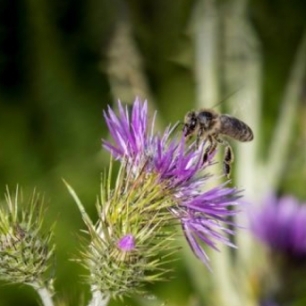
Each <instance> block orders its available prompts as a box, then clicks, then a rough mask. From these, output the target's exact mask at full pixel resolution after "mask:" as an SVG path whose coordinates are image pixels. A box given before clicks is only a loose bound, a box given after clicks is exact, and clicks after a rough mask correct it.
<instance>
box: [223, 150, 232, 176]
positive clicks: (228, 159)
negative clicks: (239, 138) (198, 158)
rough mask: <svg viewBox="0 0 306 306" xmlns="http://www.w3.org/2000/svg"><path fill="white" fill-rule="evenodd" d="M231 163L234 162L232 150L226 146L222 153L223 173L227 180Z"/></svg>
mask: <svg viewBox="0 0 306 306" xmlns="http://www.w3.org/2000/svg"><path fill="white" fill-rule="evenodd" d="M233 161H234V153H233V150H232V148H231V147H230V146H229V145H227V146H226V147H225V152H224V160H223V171H224V173H225V174H226V176H227V177H228V178H230V174H231V168H232V167H231V164H232V162H233Z"/></svg>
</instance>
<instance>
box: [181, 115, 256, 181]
mask: <svg viewBox="0 0 306 306" xmlns="http://www.w3.org/2000/svg"><path fill="white" fill-rule="evenodd" d="M183 132H184V135H185V137H189V136H192V135H196V136H197V139H196V144H197V146H198V145H199V143H200V141H201V140H207V141H208V142H209V145H208V147H207V148H206V151H205V153H204V156H203V162H206V161H207V160H208V157H209V155H210V154H211V153H213V152H214V151H215V149H216V148H217V145H218V144H223V145H225V146H226V147H225V155H224V160H223V169H224V172H225V174H226V175H227V176H228V177H229V175H230V171H231V163H232V162H233V160H234V154H233V151H232V148H231V146H230V145H229V144H228V142H227V141H225V140H224V139H222V138H221V137H222V136H228V137H230V138H233V139H235V140H238V141H241V142H247V141H251V140H253V138H254V136H253V132H252V130H251V128H250V127H249V126H248V125H247V124H246V123H244V122H243V121H241V120H239V119H237V118H235V117H233V116H230V115H226V114H219V113H217V112H216V111H214V110H212V109H202V110H199V111H191V112H188V113H187V114H186V116H185V120H184V131H183ZM220 136H221V137H220Z"/></svg>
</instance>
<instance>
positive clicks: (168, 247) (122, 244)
mask: <svg viewBox="0 0 306 306" xmlns="http://www.w3.org/2000/svg"><path fill="white" fill-rule="evenodd" d="M143 175H145V179H144V176H143ZM141 176H143V177H141ZM109 180H110V177H109V178H108V179H107V181H106V182H105V183H104V184H103V185H102V188H101V190H102V192H101V197H100V198H99V200H98V203H97V208H98V213H99V219H98V222H97V224H96V225H93V224H92V223H91V221H89V218H88V216H87V215H84V210H83V207H82V208H81V212H82V215H83V219H84V221H85V223H86V225H87V233H88V234H89V236H90V243H89V245H88V244H86V245H84V246H83V250H82V256H81V258H80V259H79V261H80V262H81V263H82V264H83V266H85V267H86V269H88V270H89V276H88V277H87V282H88V283H89V284H90V286H91V288H95V289H94V290H96V291H99V292H102V293H103V294H104V295H107V296H109V297H114V298H116V297H119V298H121V297H123V296H130V295H132V294H140V293H143V287H144V286H145V285H146V284H147V283H148V282H149V283H152V282H155V281H160V280H161V279H163V278H164V277H165V275H166V273H167V272H168V270H167V268H166V267H165V266H164V264H165V262H166V260H165V258H163V256H162V255H161V251H164V252H165V253H167V255H168V256H169V254H170V253H172V252H173V251H174V249H176V247H175V245H174V244H173V243H172V240H173V235H174V233H172V232H171V233H170V232H169V226H170V227H171V223H172V222H174V218H173V217H172V216H171V214H169V212H168V209H169V207H170V205H171V204H170V198H167V195H166V194H165V193H163V192H161V189H160V186H159V184H157V177H154V175H151V176H148V175H147V174H144V173H143V174H140V176H138V177H136V178H135V176H134V175H132V176H131V175H129V174H128V172H127V171H126V168H124V167H122V169H121V171H120V173H119V175H118V177H117V181H116V186H115V188H114V189H113V190H111V191H110V190H109V189H108V187H107V186H109V182H108V181H109ZM68 188H70V192H71V193H72V194H73V195H74V197H75V193H73V191H72V190H71V187H69V186H68ZM75 200H76V201H77V202H78V203H79V204H80V201H79V200H78V199H77V198H75Z"/></svg>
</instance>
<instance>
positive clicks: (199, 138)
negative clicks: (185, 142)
mask: <svg viewBox="0 0 306 306" xmlns="http://www.w3.org/2000/svg"><path fill="white" fill-rule="evenodd" d="M202 137H203V130H202V129H201V128H200V129H199V130H198V133H197V138H196V149H198V148H199V146H200V141H201V139H202Z"/></svg>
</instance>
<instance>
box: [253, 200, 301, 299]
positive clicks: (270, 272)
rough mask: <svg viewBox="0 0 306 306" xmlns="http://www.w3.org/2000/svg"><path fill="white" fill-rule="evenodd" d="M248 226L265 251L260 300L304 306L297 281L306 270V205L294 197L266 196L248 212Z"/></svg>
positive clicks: (298, 281) (299, 284) (299, 283)
mask: <svg viewBox="0 0 306 306" xmlns="http://www.w3.org/2000/svg"><path fill="white" fill-rule="evenodd" d="M250 223H251V230H252V232H253V234H254V235H255V236H256V237H257V238H258V239H259V240H260V241H261V242H262V243H263V244H264V245H265V246H266V247H267V250H268V252H267V255H268V264H267V265H266V267H267V269H266V271H265V273H264V274H263V275H262V288H261V291H262V295H263V296H262V299H263V300H265V299H267V298H271V297H273V300H275V301H277V302H279V303H290V305H303V303H305V297H304V296H305V294H304V292H305V285H303V283H301V282H300V278H303V277H304V271H305V267H306V226H305V225H306V204H305V203H299V201H298V200H297V199H296V198H295V197H293V196H283V197H281V198H277V197H276V196H275V195H274V194H273V195H269V196H268V197H266V198H265V199H264V201H263V203H262V205H261V206H260V207H257V208H255V207H254V208H253V209H252V210H251V212H250ZM267 279H268V280H269V281H267Z"/></svg>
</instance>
